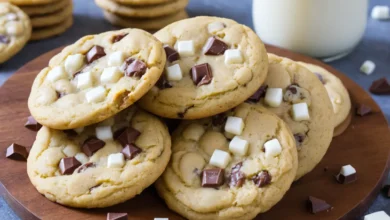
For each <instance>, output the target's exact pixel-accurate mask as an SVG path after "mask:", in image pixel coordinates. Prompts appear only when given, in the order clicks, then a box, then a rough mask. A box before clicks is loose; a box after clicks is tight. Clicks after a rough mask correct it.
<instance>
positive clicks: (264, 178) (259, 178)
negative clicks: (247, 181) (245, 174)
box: [252, 170, 272, 188]
mask: <svg viewBox="0 0 390 220" xmlns="http://www.w3.org/2000/svg"><path fill="white" fill-rule="evenodd" d="M271 179H272V178H271V175H269V173H268V171H267V170H263V171H261V172H260V173H258V174H257V175H256V176H254V177H253V178H252V180H253V182H254V183H255V185H256V186H257V187H259V188H261V187H263V186H266V185H268V184H270V183H271Z"/></svg>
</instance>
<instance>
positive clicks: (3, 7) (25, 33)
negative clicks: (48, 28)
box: [0, 3, 31, 63]
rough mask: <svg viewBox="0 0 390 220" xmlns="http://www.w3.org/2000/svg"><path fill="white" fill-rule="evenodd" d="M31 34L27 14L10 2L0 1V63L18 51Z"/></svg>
mask: <svg viewBox="0 0 390 220" xmlns="http://www.w3.org/2000/svg"><path fill="white" fill-rule="evenodd" d="M30 36H31V23H30V19H29V18H28V16H27V15H26V14H25V13H24V12H23V11H22V10H20V9H19V8H18V7H16V6H14V5H12V4H10V3H0V63H4V62H5V61H7V60H8V59H10V58H11V57H13V56H14V55H15V54H16V53H18V52H19V51H20V50H21V49H22V48H23V47H24V45H25V44H26V43H27V41H28V40H29V39H30Z"/></svg>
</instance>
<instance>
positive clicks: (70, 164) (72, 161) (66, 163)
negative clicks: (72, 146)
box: [59, 157, 81, 175]
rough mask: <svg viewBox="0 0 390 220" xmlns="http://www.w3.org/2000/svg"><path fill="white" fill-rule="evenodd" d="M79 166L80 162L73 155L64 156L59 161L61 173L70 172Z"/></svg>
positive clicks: (67, 173)
mask: <svg viewBox="0 0 390 220" xmlns="http://www.w3.org/2000/svg"><path fill="white" fill-rule="evenodd" d="M79 166H81V163H80V162H79V161H78V160H77V159H76V158H75V157H65V158H62V159H61V161H60V165H59V167H60V171H61V174H63V175H69V174H72V173H73V171H75V169H77V167H79Z"/></svg>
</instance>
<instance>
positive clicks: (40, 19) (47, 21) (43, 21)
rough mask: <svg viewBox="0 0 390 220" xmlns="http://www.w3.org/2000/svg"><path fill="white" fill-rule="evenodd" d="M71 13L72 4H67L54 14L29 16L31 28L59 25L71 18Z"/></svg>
mask: <svg viewBox="0 0 390 220" xmlns="http://www.w3.org/2000/svg"><path fill="white" fill-rule="evenodd" d="M72 13H73V4H68V5H66V6H65V7H64V8H63V9H60V10H59V11H57V12H54V13H50V14H45V15H33V16H30V18H31V25H32V26H33V28H40V27H47V26H51V25H55V24H59V23H61V22H63V21H65V20H66V19H68V18H69V17H71V16H72Z"/></svg>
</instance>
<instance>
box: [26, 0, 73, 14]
mask: <svg viewBox="0 0 390 220" xmlns="http://www.w3.org/2000/svg"><path fill="white" fill-rule="evenodd" d="M69 4H72V0H59V1H56V2H53V3H50V4H44V5H25V6H21V7H20V9H22V10H23V11H24V12H25V13H26V14H28V15H29V16H32V15H44V14H50V13H54V12H56V11H59V10H61V9H63V8H65V7H66V6H67V5H69Z"/></svg>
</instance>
